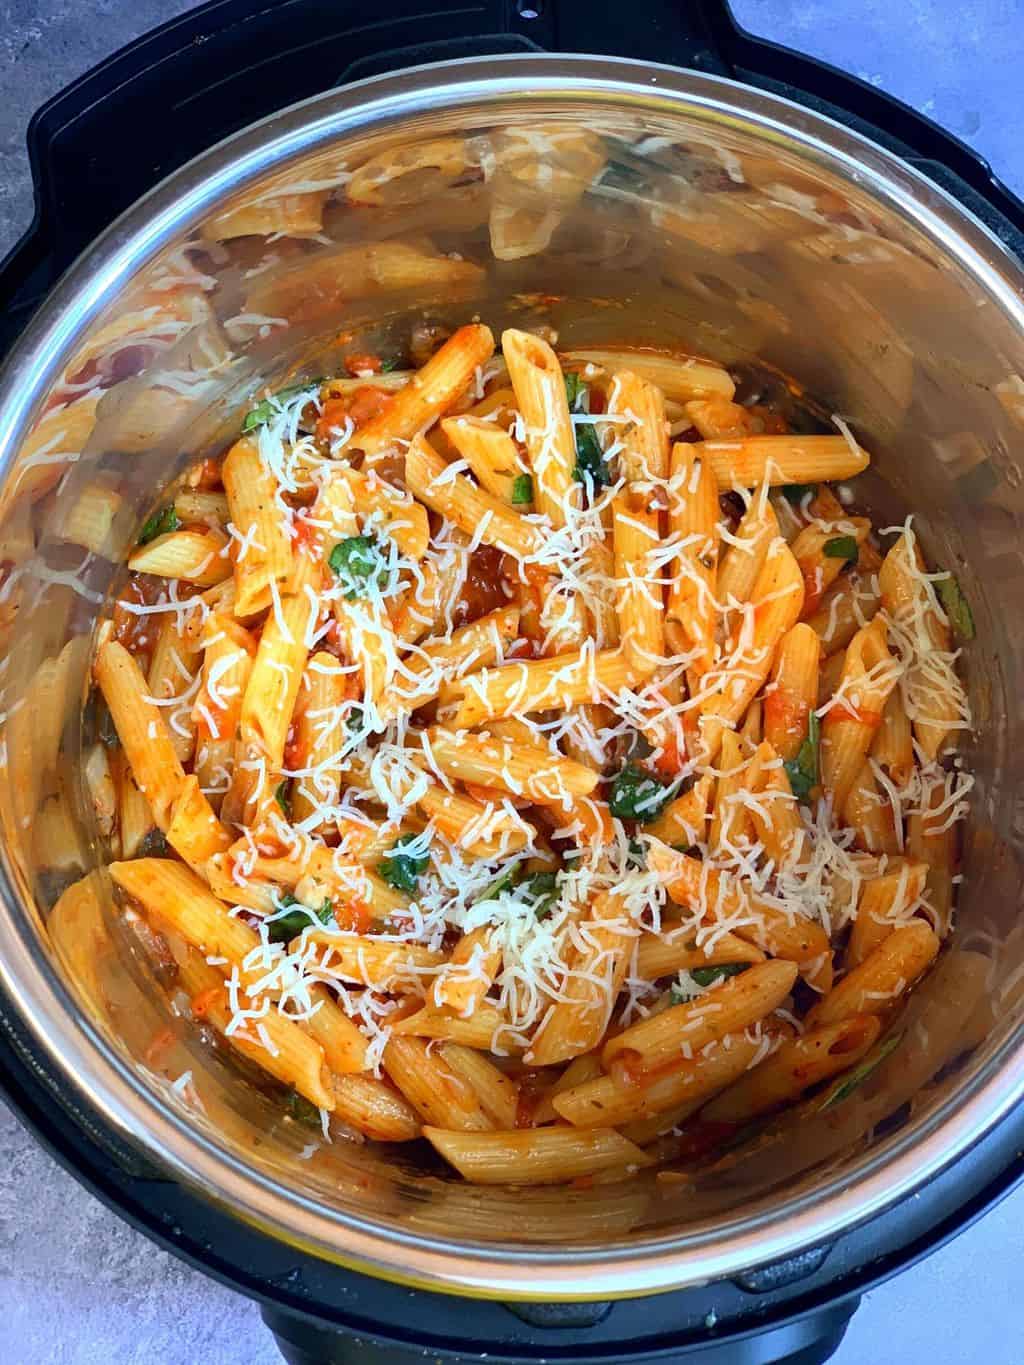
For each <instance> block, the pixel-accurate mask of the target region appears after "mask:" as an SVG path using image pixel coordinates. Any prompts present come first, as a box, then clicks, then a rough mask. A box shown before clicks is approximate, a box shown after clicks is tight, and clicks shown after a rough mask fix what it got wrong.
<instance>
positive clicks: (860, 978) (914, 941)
mask: <svg viewBox="0 0 1024 1365" xmlns="http://www.w3.org/2000/svg"><path fill="white" fill-rule="evenodd" d="M938 951H939V940H938V939H937V938H936V936H935V935H934V934H933V933H932V931H931V929H929V927H928V925H927V924H925V923H924V921H923V920H921V921H916V922H914V923H911V924H906V925H904V926H903V927H902V928H897V929H894V930H893V932H892V933H891V934H887V935H886V937H885V938H883V939H882V941H881V943H879V944H878V946H877V947H876V948H874V949H873V950H872V951H871V952H870V953H868V955H867V956H866V957H865V959H864V961H863V962H861V963H860V965H859V966H857V967H854V969H853V970H852V971H851V972H849V973H848V974H847V975H846V976H844V977H843V979H842V980H841V981H840V982H839V983H838V985H836V986H834V987H833V988H832V990H831V991H829V993H828V995H826V996H825V998H824V999H823V1000H820V1001H819V1002H818V1004H817V1005H815V1007H814V1009H813V1010H811V1012H810V1014H809V1015H808V1016H807V1023H808V1026H809V1027H813V1028H824V1026H825V1025H826V1024H837V1023H839V1022H840V1021H841V1020H843V1019H849V1018H850V1016H851V1015H854V1014H882V1013H884V1012H885V1011H887V1010H889V1009H891V1008H892V1007H893V1005H895V1003H896V1001H897V1000H898V999H899V997H900V996H901V995H902V994H903V992H904V991H906V990H909V988H910V987H911V986H912V985H913V984H914V982H915V981H916V980H917V979H918V977H919V976H921V975H922V974H923V973H924V972H925V971H926V970H927V968H928V967H929V966H930V965H931V964H932V962H933V961H934V960H935V955H936V954H937V953H938Z"/></svg>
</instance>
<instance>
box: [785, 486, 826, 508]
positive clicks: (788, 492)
mask: <svg viewBox="0 0 1024 1365" xmlns="http://www.w3.org/2000/svg"><path fill="white" fill-rule="evenodd" d="M817 491H818V485H817V484H816V483H787V484H786V485H785V486H784V488H783V489H782V496H783V497H784V498H785V499H786V501H787V502H791V503H793V505H794V506H796V507H799V506H800V504H801V503H802V502H803V500H804V498H806V497H807V495H808V493H817Z"/></svg>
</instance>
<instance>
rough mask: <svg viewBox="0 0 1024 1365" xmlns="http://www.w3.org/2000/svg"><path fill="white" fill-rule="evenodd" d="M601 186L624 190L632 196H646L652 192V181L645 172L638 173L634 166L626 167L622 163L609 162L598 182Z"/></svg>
mask: <svg viewBox="0 0 1024 1365" xmlns="http://www.w3.org/2000/svg"><path fill="white" fill-rule="evenodd" d="M597 183H598V185H599V186H605V187H607V188H608V189H610V190H623V191H626V192H628V193H630V194H644V193H649V192H650V181H649V180H648V178H647V174H646V173H645V172H644V171H638V170H636V169H635V168H634V167H633V166H627V165H624V164H623V163H622V162H621V161H609V163H608V165H607V167H606V169H605V171H604V174H603V175H602V176H601V179H600V180H599V181H598V182H597Z"/></svg>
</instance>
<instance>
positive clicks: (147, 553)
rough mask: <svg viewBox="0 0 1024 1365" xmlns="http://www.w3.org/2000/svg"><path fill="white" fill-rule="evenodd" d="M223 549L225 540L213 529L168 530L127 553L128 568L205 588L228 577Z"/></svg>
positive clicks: (229, 568) (229, 561)
mask: <svg viewBox="0 0 1024 1365" xmlns="http://www.w3.org/2000/svg"><path fill="white" fill-rule="evenodd" d="M227 552H228V542H227V541H226V540H225V539H224V537H223V536H222V535H220V534H219V533H218V532H216V531H170V532H168V534H167V535H163V536H157V537H156V539H155V540H151V541H149V543H148V544H146V545H143V546H141V547H140V548H139V549H137V550H135V551H134V552H133V553H132V554H131V555H129V557H128V567H129V569H131V570H132V571H133V572H134V573H149V574H155V575H156V576H157V577H159V578H180V579H181V580H182V582H184V583H198V584H199V586H200V587H209V586H211V585H212V584H216V583H221V582H223V580H224V579H225V578H229V577H230V576H231V560H230V559H229V558H228V553H227Z"/></svg>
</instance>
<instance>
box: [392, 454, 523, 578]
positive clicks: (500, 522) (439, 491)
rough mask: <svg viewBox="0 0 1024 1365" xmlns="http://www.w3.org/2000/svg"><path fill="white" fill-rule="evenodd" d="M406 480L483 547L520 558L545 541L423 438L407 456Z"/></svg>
mask: <svg viewBox="0 0 1024 1365" xmlns="http://www.w3.org/2000/svg"><path fill="white" fill-rule="evenodd" d="M405 477H406V480H407V482H408V484H409V488H410V489H411V490H412V492H413V493H415V494H416V496H417V497H418V498H419V499H420V501H421V502H424V503H426V505H427V506H428V507H432V508H433V510H434V511H435V512H438V513H440V514H441V516H443V517H447V518H448V520H449V521H452V522H454V523H455V525H456V526H458V527H459V528H460V529H461V530H463V531H465V532H466V534H467V535H471V536H474V537H475V538H477V539H478V540H480V541H482V542H483V544H485V545H495V546H497V548H498V549H499V550H504V551H505V552H506V554H511V555H516V556H518V557H520V558H524V557H525V556H527V555H533V554H536V553H537V552H538V551H539V550H540V548H541V546H542V544H543V537H542V535H541V532H540V530H539V528H538V527H536V526H534V525H533V523H532V522H529V521H526V520H524V518H523V517H522V516H521V515H520V514H519V513H518V512H517V511H515V509H514V508H512V507H509V506H507V505H506V504H505V503H504V502H503V501H502V499H501V498H500V497H496V496H495V495H494V494H493V493H489V492H487V490H486V489H485V488H479V487H478V486H477V485H476V484H475V483H473V482H472V481H471V480H470V479H468V478H467V477H466V476H465V475H464V474H460V473H458V472H457V469H456V467H455V466H454V465H446V464H445V462H444V461H443V460H442V459H441V457H440V456H439V455H438V454H437V452H436V451H435V450H433V449H431V447H430V446H429V445H428V444H427V441H426V439H425V438H424V437H422V436H417V437H416V438H415V439H414V440H413V441H412V443H411V444H410V446H409V449H408V450H407V452H406V456H405Z"/></svg>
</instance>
